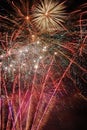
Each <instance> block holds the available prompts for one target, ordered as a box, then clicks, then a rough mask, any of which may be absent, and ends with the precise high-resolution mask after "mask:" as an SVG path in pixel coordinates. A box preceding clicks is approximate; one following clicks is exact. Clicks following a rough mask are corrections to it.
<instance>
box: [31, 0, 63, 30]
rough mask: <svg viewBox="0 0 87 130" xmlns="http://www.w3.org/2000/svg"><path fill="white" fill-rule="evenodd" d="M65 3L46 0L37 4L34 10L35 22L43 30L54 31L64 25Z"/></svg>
mask: <svg viewBox="0 0 87 130" xmlns="http://www.w3.org/2000/svg"><path fill="white" fill-rule="evenodd" d="M64 9H65V6H64V3H60V4H59V3H58V2H57V3H56V2H53V1H51V0H50V1H48V0H44V1H41V2H40V3H39V4H37V5H36V6H35V7H34V8H33V10H32V12H33V14H32V17H33V20H32V22H33V24H35V26H36V28H37V29H38V30H40V31H41V32H54V31H56V30H60V29H61V27H63V25H62V23H63V22H64V19H65V12H64Z"/></svg>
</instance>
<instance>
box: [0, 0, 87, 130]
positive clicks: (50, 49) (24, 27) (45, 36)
mask: <svg viewBox="0 0 87 130" xmlns="http://www.w3.org/2000/svg"><path fill="white" fill-rule="evenodd" d="M2 3H3V2H2ZM6 4H7V5H9V6H10V7H11V11H10V10H9V8H6V7H4V6H3V4H1V5H0V8H1V10H2V9H3V10H2V11H1V13H0V23H1V25H0V29H1V30H2V29H3V30H2V31H1V32H0V94H1V99H0V101H1V106H0V111H1V129H2V130H4V129H6V130H40V129H43V126H44V125H45V123H46V122H47V120H48V118H49V116H50V113H51V112H52V109H53V108H54V106H55V102H56V101H59V100H61V99H62V98H65V97H67V96H70V95H74V94H77V93H79V94H80V95H83V97H84V99H85V100H87V99H86V94H87V90H86V87H85V86H86V84H87V81H86V80H87V62H86V61H87V58H86V57H87V56H86V55H87V23H86V22H87V19H86V17H87V11H86V7H87V4H84V5H81V6H80V8H78V9H77V10H76V11H74V12H71V13H70V14H69V16H68V18H67V19H66V13H65V7H66V6H65V5H64V4H65V2H63V3H56V2H53V1H52V0H50V1H48V0H47V1H46V0H43V1H40V2H38V3H37V4H34V3H33V5H32V6H31V5H30V2H28V1H27V0H25V1H23V0H19V1H18V2H16V1H14V0H13V1H10V0H7V3H6ZM21 7H22V8H21ZM30 7H31V8H30ZM6 14H7V15H6ZM64 19H65V21H64ZM42 20H43V22H42ZM72 21H73V22H72Z"/></svg>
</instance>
